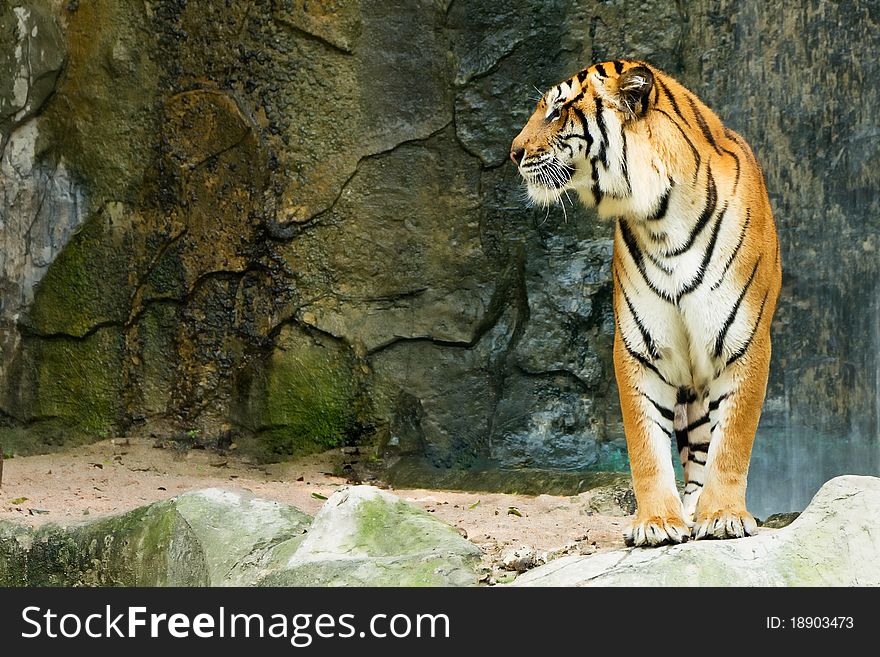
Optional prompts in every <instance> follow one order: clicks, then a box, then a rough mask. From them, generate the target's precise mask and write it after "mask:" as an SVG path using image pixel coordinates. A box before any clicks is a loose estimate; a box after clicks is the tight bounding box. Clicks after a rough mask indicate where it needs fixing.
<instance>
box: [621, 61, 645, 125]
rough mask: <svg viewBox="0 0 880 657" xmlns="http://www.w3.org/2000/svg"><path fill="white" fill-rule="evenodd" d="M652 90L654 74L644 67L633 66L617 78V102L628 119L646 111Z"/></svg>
mask: <svg viewBox="0 0 880 657" xmlns="http://www.w3.org/2000/svg"><path fill="white" fill-rule="evenodd" d="M653 88H654V74H653V73H651V70H650V69H649V68H647V67H646V66H634V67H633V68H631V69H628V70H626V71H624V72H623V73H621V74H620V77H619V78H617V100H618V103H619V104H620V108H621V109H622V110H623V111H624V112H625V113H626V114H627V115H628V118H630V119H637V118H640V117H642V116H644V115H645V112H647V111H648V100H649V97H650V94H651V89H653Z"/></svg>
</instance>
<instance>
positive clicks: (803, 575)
mask: <svg viewBox="0 0 880 657" xmlns="http://www.w3.org/2000/svg"><path fill="white" fill-rule="evenodd" d="M878 526H880V479H878V478H876V477H859V476H844V477H837V478H835V479H832V480H830V481H828V482H827V483H826V484H825V485H824V486H823V487H822V488H821V489H820V490H819V492H818V493H816V496H815V497H814V498H813V501H812V502H811V503H810V505H809V506H808V507H807V509H806V510H805V511H804V512H803V513H802V514H801V515H800V516H799V517H798V518H797V520H795V521H794V522H793V523H792V524H791V525H789V526H788V527H786V528H784V529H779V530H766V531H762V532H760V533H759V534H758V535H757V536H754V537H751V538H747V539H739V540H730V541H699V542H691V543H684V544H682V545H675V546H666V547H661V548H656V549H640V548H632V549H628V550H615V551H613V552H605V553H601V554H596V555H592V556H588V557H579V556H570V557H563V558H561V559H558V560H556V561H553V562H551V563H549V564H547V565H545V566H541V567H539V568H536V569H534V570H532V571H530V572H528V573H526V574H525V575H523V576H521V577H520V578H519V579H517V580H516V582H514V584H513V585H514V586H880V558H878V557H880V533H878V532H877V527H878Z"/></svg>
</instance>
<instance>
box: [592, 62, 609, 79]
mask: <svg viewBox="0 0 880 657" xmlns="http://www.w3.org/2000/svg"><path fill="white" fill-rule="evenodd" d="M593 68H594V69H596V75H598V76H599V77H600V78H607V77H608V74H607V73H606V72H605V68H604V67H603V66H602V65H601V64H596V65H595V66H594V67H593Z"/></svg>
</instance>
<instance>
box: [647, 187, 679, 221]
mask: <svg viewBox="0 0 880 657" xmlns="http://www.w3.org/2000/svg"><path fill="white" fill-rule="evenodd" d="M672 185H673V183H672V181H671V180H670V181H669V187H667V188H666V191H665V192H663V196H661V197H660V203H659V204H658V205H657V209H656V210H655V211H654V214H652V215H651V216H650V217H647V219H648V221H660V220H661V219H663V217H665V216H666V211H667V210H668V209H669V194H670V193H671V192H672Z"/></svg>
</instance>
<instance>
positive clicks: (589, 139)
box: [571, 106, 593, 155]
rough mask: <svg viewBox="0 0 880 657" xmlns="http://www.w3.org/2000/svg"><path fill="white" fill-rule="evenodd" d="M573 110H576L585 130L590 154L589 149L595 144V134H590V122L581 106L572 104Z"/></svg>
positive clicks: (575, 113)
mask: <svg viewBox="0 0 880 657" xmlns="http://www.w3.org/2000/svg"><path fill="white" fill-rule="evenodd" d="M571 111H572V112H574V115H575V116H576V117H577V118H578V120H579V121H580V122H581V127H582V128H583V131H584V137H585V139H586V140H587V155H589V149H590V147H591V146H592V145H593V135H592V134H590V124H589V123H587V117H586V115H585V114H584V111H583V110H582V109H581V108H580V107H575V106H572V108H571Z"/></svg>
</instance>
